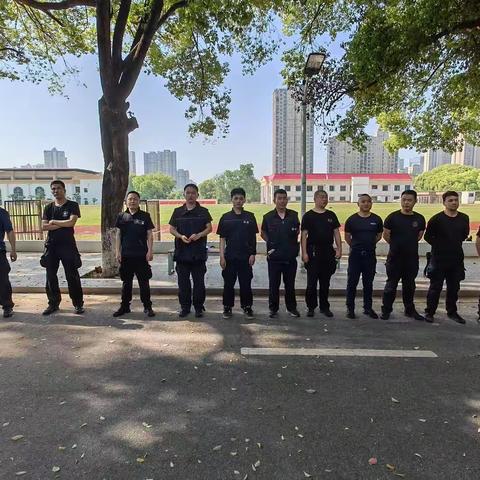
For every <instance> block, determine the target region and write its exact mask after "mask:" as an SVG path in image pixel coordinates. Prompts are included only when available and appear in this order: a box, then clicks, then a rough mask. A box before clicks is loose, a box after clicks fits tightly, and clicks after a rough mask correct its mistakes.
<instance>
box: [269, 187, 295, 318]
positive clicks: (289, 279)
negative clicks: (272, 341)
mask: <svg viewBox="0 0 480 480" xmlns="http://www.w3.org/2000/svg"><path fill="white" fill-rule="evenodd" d="M273 201H274V203H275V208H274V209H273V210H272V211H270V212H268V213H266V214H265V215H264V216H263V222H262V226H261V229H260V230H261V236H262V238H263V239H264V240H265V242H267V263H268V283H269V296H268V305H269V309H270V318H276V317H277V316H278V309H279V306H280V283H281V281H282V276H283V284H284V287H285V306H286V307H287V311H288V313H289V314H290V316H292V317H299V316H300V313H298V310H297V299H296V296H295V277H296V275H297V256H298V250H299V245H298V232H299V228H300V222H299V220H298V214H297V212H295V211H294V210H290V209H288V208H287V204H288V196H287V192H286V191H285V190H284V189H283V188H279V189H277V190H275V192H274V193H273Z"/></svg>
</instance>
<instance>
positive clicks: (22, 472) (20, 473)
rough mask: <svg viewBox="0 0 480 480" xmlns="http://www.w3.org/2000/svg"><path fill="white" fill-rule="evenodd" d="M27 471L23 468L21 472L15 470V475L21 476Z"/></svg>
mask: <svg viewBox="0 0 480 480" xmlns="http://www.w3.org/2000/svg"><path fill="white" fill-rule="evenodd" d="M26 473H27V472H26V471H25V470H22V471H21V472H16V473H15V475H16V476H17V477H21V476H22V475H25V474H26Z"/></svg>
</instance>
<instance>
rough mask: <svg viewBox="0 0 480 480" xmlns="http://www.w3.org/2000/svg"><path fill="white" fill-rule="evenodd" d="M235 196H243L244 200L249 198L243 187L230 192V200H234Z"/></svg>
mask: <svg viewBox="0 0 480 480" xmlns="http://www.w3.org/2000/svg"><path fill="white" fill-rule="evenodd" d="M235 195H242V196H243V197H244V198H247V194H246V193H245V189H243V188H242V187H237V188H234V189H232V191H231V192H230V198H233V197H234V196H235Z"/></svg>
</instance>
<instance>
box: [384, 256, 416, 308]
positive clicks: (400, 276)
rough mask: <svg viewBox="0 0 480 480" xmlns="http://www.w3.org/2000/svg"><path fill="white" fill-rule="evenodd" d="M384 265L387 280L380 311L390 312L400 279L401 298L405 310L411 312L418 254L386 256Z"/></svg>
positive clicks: (413, 304) (413, 306) (413, 305)
mask: <svg viewBox="0 0 480 480" xmlns="http://www.w3.org/2000/svg"><path fill="white" fill-rule="evenodd" d="M385 267H386V272H387V282H386V283H385V288H384V290H383V299H382V312H384V313H391V312H392V310H393V308H392V307H393V302H394V301H395V297H396V295H397V287H398V282H399V281H400V280H402V298H403V305H404V307H405V312H407V313H411V312H413V311H414V310H415V302H414V297H415V278H417V274H418V256H415V255H413V256H395V257H387V262H386V264H385Z"/></svg>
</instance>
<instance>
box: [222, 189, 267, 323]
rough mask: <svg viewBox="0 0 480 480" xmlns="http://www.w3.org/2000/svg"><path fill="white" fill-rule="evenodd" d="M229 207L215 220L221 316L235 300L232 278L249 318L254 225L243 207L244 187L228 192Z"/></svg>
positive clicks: (251, 217)
mask: <svg viewBox="0 0 480 480" xmlns="http://www.w3.org/2000/svg"><path fill="white" fill-rule="evenodd" d="M230 198H231V199H232V204H233V208H232V210H231V211H230V212H227V213H224V214H223V215H222V217H221V218H220V222H219V224H218V229H217V234H218V235H220V266H221V267H222V276H223V281H224V284H223V318H225V319H227V318H230V317H231V316H232V308H233V305H234V303H235V282H236V281H237V277H238V283H239V285H240V306H241V307H242V310H243V311H244V312H245V315H246V317H247V318H248V319H252V318H253V310H252V305H253V294H252V278H253V272H252V267H253V264H254V263H255V255H256V254H257V233H258V226H257V220H256V219H255V215H254V214H253V213H251V212H247V211H246V210H244V209H243V205H244V204H245V198H246V194H245V190H244V189H243V188H234V189H233V190H232V191H231V192H230Z"/></svg>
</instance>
